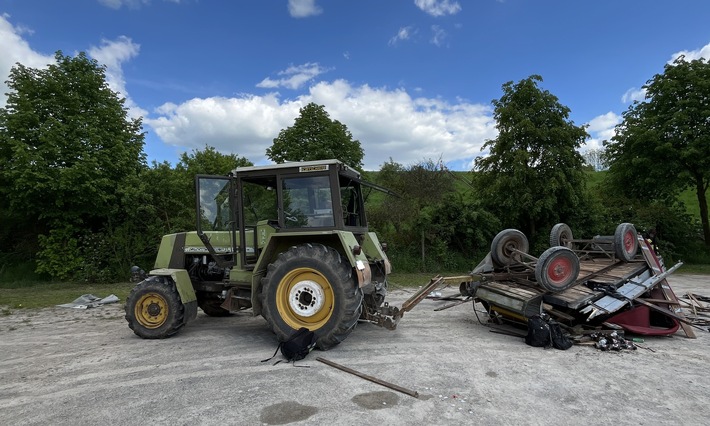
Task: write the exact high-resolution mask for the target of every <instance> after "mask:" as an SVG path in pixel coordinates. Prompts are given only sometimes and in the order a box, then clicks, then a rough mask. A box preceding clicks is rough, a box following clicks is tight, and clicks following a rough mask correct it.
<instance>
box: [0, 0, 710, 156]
mask: <svg viewBox="0 0 710 426" xmlns="http://www.w3.org/2000/svg"><path fill="white" fill-rule="evenodd" d="M58 50H61V51H62V52H63V53H64V54H65V55H75V54H77V53H79V52H82V51H83V52H86V53H87V54H88V55H89V56H90V57H92V58H94V59H96V60H97V61H98V62H99V63H101V64H103V65H105V66H106V76H107V80H108V82H109V85H110V86H111V88H112V89H113V90H115V91H117V92H118V93H119V95H120V96H121V97H125V98H126V106H127V107H128V108H129V115H130V116H131V117H142V118H143V127H144V131H145V132H146V137H145V142H146V144H145V147H144V151H145V153H146V155H147V158H148V160H149V162H152V161H157V162H163V161H167V162H169V163H171V164H173V165H175V164H176V163H177V162H178V161H179V158H180V155H181V154H182V153H185V152H187V153H191V152H192V151H193V150H203V149H204V148H205V147H206V146H211V147H214V148H216V149H217V150H218V151H219V152H222V153H225V154H236V155H238V156H240V157H246V158H247V159H249V160H250V161H252V162H253V163H254V164H257V165H261V164H269V163H270V160H269V159H268V158H267V157H266V149H267V148H268V147H270V146H271V144H272V143H273V139H274V138H275V137H277V136H278V134H279V131H280V130H282V129H285V128H287V127H289V126H292V125H293V123H294V120H295V119H296V118H297V117H298V116H299V110H300V108H302V107H303V106H305V105H306V104H308V103H310V102H315V103H316V104H318V105H323V106H324V107H325V110H326V111H327V112H328V114H329V115H330V118H331V119H333V120H338V121H340V122H341V123H343V124H345V125H346V126H347V128H348V130H350V132H351V133H352V135H353V138H354V139H357V140H359V141H360V143H361V144H362V147H363V149H364V152H365V158H364V165H365V169H366V170H378V169H379V168H380V167H381V166H382V164H384V163H385V162H388V161H390V160H392V161H395V162H397V163H400V164H403V165H405V166H406V165H412V164H415V163H418V162H421V161H426V160H433V161H439V160H441V161H442V162H443V163H444V164H446V165H447V166H448V167H449V168H450V169H452V170H470V169H471V167H472V164H473V161H474V160H475V158H476V157H478V156H481V155H486V152H485V151H482V147H483V144H484V143H485V142H486V141H487V140H490V139H494V138H495V137H496V135H497V130H496V127H495V124H496V123H495V120H494V119H493V107H492V103H491V102H492V101H493V100H494V99H498V98H500V97H501V96H502V89H501V86H502V85H503V84H505V83H506V82H509V81H513V82H517V81H520V80H522V79H525V78H527V77H529V76H531V75H533V74H537V75H540V76H541V77H542V78H543V82H541V83H540V87H541V88H542V89H544V90H548V91H550V92H551V93H552V94H553V95H555V96H557V97H558V98H559V101H560V102H561V103H562V104H563V105H565V106H567V107H568V108H569V109H570V116H569V119H570V120H571V121H573V122H574V123H575V124H576V125H587V126H588V127H587V132H588V133H589V134H590V138H589V139H588V140H587V141H586V143H585V144H584V146H583V147H582V148H581V149H580V151H581V152H584V151H586V150H588V149H597V148H600V147H601V143H602V141H603V140H608V139H609V138H611V137H612V136H613V134H614V126H615V125H616V124H618V123H619V122H620V121H621V119H622V113H623V112H624V111H626V110H627V109H628V108H629V106H630V105H631V104H632V103H633V102H634V101H637V100H642V99H643V96H644V92H643V90H642V86H643V85H644V84H645V83H646V82H647V81H648V80H649V79H651V78H652V77H653V76H654V75H656V74H658V73H662V72H663V68H664V66H665V65H666V64H667V63H669V62H672V61H673V59H674V58H676V57H678V56H679V55H685V57H686V58H687V59H697V58H701V57H703V58H710V2H709V1H706V0H694V1H691V0H675V1H661V0H536V1H533V0H476V1H473V0H350V1H346V0H338V1H336V0H233V1H219V0H66V1H58V0H0V81H2V82H0V106H4V105H5V104H6V95H5V93H6V92H7V90H8V88H7V85H6V84H5V83H4V82H5V81H6V80H7V77H8V75H9V72H10V69H11V68H12V66H13V65H14V64H15V63H18V62H19V63H22V64H24V65H25V66H30V67H36V68H42V67H45V66H47V64H49V63H54V53H55V52H56V51H58Z"/></svg>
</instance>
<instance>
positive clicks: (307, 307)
mask: <svg viewBox="0 0 710 426" xmlns="http://www.w3.org/2000/svg"><path fill="white" fill-rule="evenodd" d="M324 301H325V295H324V294H323V289H322V288H321V286H320V285H318V283H317V282H315V281H311V280H304V281H299V282H298V283H297V284H296V285H294V286H293V287H292V288H291V291H290V292H289V298H288V303H289V306H290V307H291V309H292V310H293V311H294V312H295V313H297V314H298V315H300V316H302V317H311V316H313V315H315V314H316V313H318V312H319V311H320V310H321V308H323V304H324Z"/></svg>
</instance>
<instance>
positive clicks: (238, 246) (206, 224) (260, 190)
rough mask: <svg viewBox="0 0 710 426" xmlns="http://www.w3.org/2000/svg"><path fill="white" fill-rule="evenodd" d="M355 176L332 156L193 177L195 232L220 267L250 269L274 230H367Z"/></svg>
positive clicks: (368, 185)
mask: <svg viewBox="0 0 710 426" xmlns="http://www.w3.org/2000/svg"><path fill="white" fill-rule="evenodd" d="M363 187H364V188H366V189H367V190H368V191H369V189H370V188H376V187H377V186H376V185H373V184H371V183H366V182H363V181H362V180H361V179H360V174H359V173H358V172H357V171H355V170H353V169H352V168H350V167H349V166H347V165H345V164H343V163H342V162H340V161H337V160H323V161H310V162H302V163H284V164H278V165H269V166H251V167H238V168H236V169H235V170H233V171H232V172H231V173H230V175H229V176H226V177H225V176H205V175H198V176H197V177H196V195H197V196H196V199H197V212H198V215H199V217H198V221H197V233H198V235H199V236H200V239H201V240H202V242H203V243H204V244H205V246H206V247H207V248H208V250H210V252H212V251H213V252H214V253H212V254H213V256H217V258H219V262H220V263H222V264H223V266H228V267H236V268H237V269H241V270H252V269H253V268H254V266H255V265H256V263H257V260H258V258H259V255H260V254H261V251H262V250H263V249H264V247H265V246H266V243H267V240H268V238H269V236H270V235H271V234H273V233H279V232H281V233H289V234H290V233H313V232H318V231H325V232H329V231H334V230H344V231H348V232H351V233H353V234H356V235H357V234H360V235H361V234H363V233H366V232H367V217H366V216H365V209H364V205H363V202H364V200H363Z"/></svg>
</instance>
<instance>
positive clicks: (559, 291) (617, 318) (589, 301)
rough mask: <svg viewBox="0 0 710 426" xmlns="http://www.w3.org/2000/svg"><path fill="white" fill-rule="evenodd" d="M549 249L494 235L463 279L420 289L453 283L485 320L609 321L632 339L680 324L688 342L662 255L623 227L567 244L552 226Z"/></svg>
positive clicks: (510, 233) (562, 228)
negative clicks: (538, 250) (537, 251)
mask: <svg viewBox="0 0 710 426" xmlns="http://www.w3.org/2000/svg"><path fill="white" fill-rule="evenodd" d="M550 246H551V247H550V248H549V249H547V250H546V251H545V252H544V253H542V255H540V257H535V256H532V255H530V254H529V253H528V241H527V238H526V237H525V235H524V234H523V233H522V232H520V231H518V230H515V229H507V230H504V231H502V232H500V233H499V234H498V235H496V237H495V238H494V239H493V242H492V244H491V251H490V253H489V254H488V255H487V256H486V257H485V258H484V259H483V260H482V261H481V262H480V263H479V264H478V266H477V267H476V268H475V269H474V270H473V271H472V272H471V273H470V274H469V275H468V276H465V277H455V278H454V277H449V278H445V277H440V276H438V277H435V278H434V279H432V281H431V282H430V284H429V285H428V286H426V291H429V290H430V289H433V288H436V287H437V286H440V285H442V284H443V283H447V282H448V283H451V281H452V280H459V282H460V286H459V290H460V293H461V294H462V295H463V296H469V297H471V298H474V303H475V302H476V301H479V302H481V304H482V305H483V306H484V307H485V308H486V310H487V311H488V313H489V314H490V315H491V316H497V317H501V318H503V319H513V320H518V321H523V322H526V321H527V319H528V318H530V317H532V316H533V315H536V314H541V313H543V312H544V313H547V314H549V315H550V316H552V317H554V318H555V319H557V320H558V321H559V322H560V323H562V324H565V325H567V326H575V325H579V324H583V325H592V326H598V325H601V324H606V325H609V324H616V325H618V326H621V327H623V328H624V329H626V330H628V331H631V332H634V333H636V334H645V335H665V334H672V333H675V332H676V331H677V330H678V328H679V327H682V328H683V330H684V331H685V333H686V335H687V336H688V337H695V335H694V333H693V331H692V329H691V328H690V326H689V324H688V321H687V320H685V318H684V317H683V314H682V312H681V310H680V308H679V305H678V301H677V298H676V296H675V294H674V293H673V290H672V289H671V287H670V285H669V284H668V282H667V281H666V277H668V275H670V274H672V273H673V272H674V271H675V270H676V269H678V268H679V267H680V266H681V265H682V263H681V262H679V263H677V264H676V265H674V266H673V267H671V268H668V269H666V267H665V265H664V264H663V260H662V258H660V257H659V256H657V254H656V253H655V251H654V250H653V248H652V247H651V245H650V244H649V243H648V242H647V241H646V240H645V239H644V238H643V237H642V236H641V235H639V234H637V232H636V229H635V228H634V226H633V225H632V224H630V223H622V224H621V225H619V226H618V227H617V229H616V231H615V233H614V235H613V236H597V237H594V238H592V239H574V238H573V235H572V231H571V229H570V228H569V226H567V225H565V224H562V223H560V224H557V225H555V227H553V229H552V232H551V234H550Z"/></svg>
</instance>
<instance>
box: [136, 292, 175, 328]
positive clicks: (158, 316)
mask: <svg viewBox="0 0 710 426" xmlns="http://www.w3.org/2000/svg"><path fill="white" fill-rule="evenodd" d="M134 312H135V315H136V319H137V320H138V322H139V323H140V325H142V326H143V327H145V328H158V327H160V326H162V325H163V324H165V321H166V320H167V319H168V302H167V301H166V300H165V298H164V297H163V296H161V295H160V294H158V293H153V292H151V293H146V294H144V295H143V296H141V297H140V299H138V302H137V303H136V307H135V311H134Z"/></svg>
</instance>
